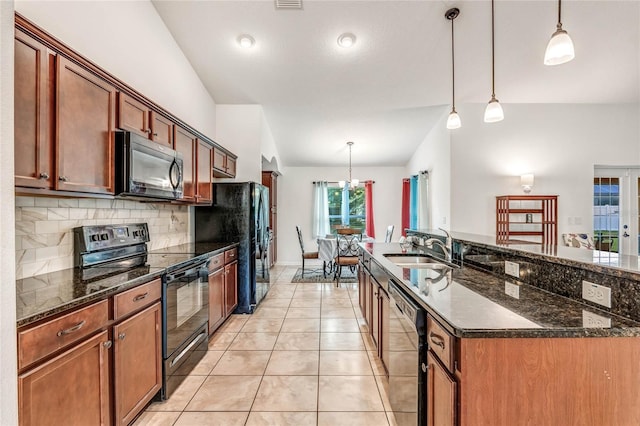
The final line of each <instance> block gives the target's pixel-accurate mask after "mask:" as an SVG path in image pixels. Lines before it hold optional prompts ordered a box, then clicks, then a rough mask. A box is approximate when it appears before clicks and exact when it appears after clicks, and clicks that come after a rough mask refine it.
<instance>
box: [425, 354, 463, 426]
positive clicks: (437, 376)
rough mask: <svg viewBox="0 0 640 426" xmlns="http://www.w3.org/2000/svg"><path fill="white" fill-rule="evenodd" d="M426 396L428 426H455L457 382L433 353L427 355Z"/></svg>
mask: <svg viewBox="0 0 640 426" xmlns="http://www.w3.org/2000/svg"><path fill="white" fill-rule="evenodd" d="M426 396H427V403H426V404H425V405H426V406H427V425H429V426H455V424H456V417H455V413H456V382H455V380H454V379H452V378H451V376H450V375H449V373H448V372H447V371H446V370H445V369H444V367H442V366H441V365H440V363H439V362H438V361H437V360H436V357H435V356H434V355H433V354H432V353H431V352H429V353H427V395H426Z"/></svg>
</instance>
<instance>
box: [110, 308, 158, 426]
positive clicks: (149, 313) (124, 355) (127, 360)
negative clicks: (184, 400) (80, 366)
mask: <svg viewBox="0 0 640 426" xmlns="http://www.w3.org/2000/svg"><path fill="white" fill-rule="evenodd" d="M161 315H162V313H161V307H160V302H159V301H158V302H156V303H155V304H154V305H152V306H150V307H149V308H146V309H145V310H144V311H142V312H140V313H138V314H136V315H134V316H132V317H131V318H129V319H126V320H124V321H122V322H121V323H120V324H117V325H115V326H114V327H113V338H114V373H115V380H114V390H115V392H114V395H115V423H116V424H118V425H128V424H129V423H131V421H132V420H133V419H134V418H135V417H136V416H137V415H138V413H139V412H140V411H142V409H143V408H144V407H145V406H146V404H147V403H148V402H149V401H150V400H151V398H153V397H154V396H155V395H156V393H158V391H159V390H160V388H161V387H162V340H161V339H162V336H161V331H162V316H161Z"/></svg>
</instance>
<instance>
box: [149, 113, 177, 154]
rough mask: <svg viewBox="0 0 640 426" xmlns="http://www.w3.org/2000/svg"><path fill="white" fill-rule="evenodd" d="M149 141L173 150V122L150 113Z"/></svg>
mask: <svg viewBox="0 0 640 426" xmlns="http://www.w3.org/2000/svg"><path fill="white" fill-rule="evenodd" d="M150 121H151V140H153V141H154V142H157V143H159V144H160V145H165V146H168V147H169V148H171V149H173V121H171V120H169V119H168V118H165V117H164V116H162V115H160V114H158V113H156V112H154V111H151V118H150Z"/></svg>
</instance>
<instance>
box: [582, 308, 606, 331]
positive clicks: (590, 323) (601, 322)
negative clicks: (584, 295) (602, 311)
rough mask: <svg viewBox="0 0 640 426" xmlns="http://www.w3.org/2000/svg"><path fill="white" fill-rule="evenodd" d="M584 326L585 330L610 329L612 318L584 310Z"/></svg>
mask: <svg viewBox="0 0 640 426" xmlns="http://www.w3.org/2000/svg"><path fill="white" fill-rule="evenodd" d="M582 326H583V327H584V328H610V327H611V318H607V317H603V316H602V315H598V314H594V313H593V312H589V311H585V310H584V309H583V310H582Z"/></svg>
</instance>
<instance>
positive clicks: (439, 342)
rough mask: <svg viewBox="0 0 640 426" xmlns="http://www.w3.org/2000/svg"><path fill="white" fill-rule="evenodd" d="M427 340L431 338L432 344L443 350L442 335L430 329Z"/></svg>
mask: <svg viewBox="0 0 640 426" xmlns="http://www.w3.org/2000/svg"><path fill="white" fill-rule="evenodd" d="M429 340H431V342H432V343H433V344H434V345H436V346H439V347H440V348H442V350H444V338H443V337H442V336H439V335H437V334H435V333H434V332H433V331H432V332H431V333H429Z"/></svg>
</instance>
